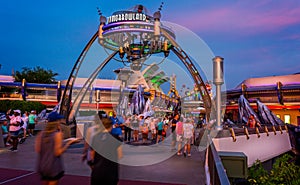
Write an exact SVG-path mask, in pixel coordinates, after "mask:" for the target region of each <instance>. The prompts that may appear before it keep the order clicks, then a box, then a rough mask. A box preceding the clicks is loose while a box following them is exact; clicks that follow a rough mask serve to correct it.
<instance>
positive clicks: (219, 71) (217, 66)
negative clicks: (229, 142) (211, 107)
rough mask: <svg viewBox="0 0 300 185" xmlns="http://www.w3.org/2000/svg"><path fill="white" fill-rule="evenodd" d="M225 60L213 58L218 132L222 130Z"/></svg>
mask: <svg viewBox="0 0 300 185" xmlns="http://www.w3.org/2000/svg"><path fill="white" fill-rule="evenodd" d="M223 60H224V58H222V57H220V56H216V57H215V58H213V75H214V79H213V83H214V84H215V86H216V111H217V114H216V115H217V125H216V130H222V129H223V127H222V125H221V86H222V84H223V83H224V79H223Z"/></svg>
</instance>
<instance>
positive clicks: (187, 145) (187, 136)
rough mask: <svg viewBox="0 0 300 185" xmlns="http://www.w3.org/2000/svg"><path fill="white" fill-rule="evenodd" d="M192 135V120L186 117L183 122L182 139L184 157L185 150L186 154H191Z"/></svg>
mask: <svg viewBox="0 0 300 185" xmlns="http://www.w3.org/2000/svg"><path fill="white" fill-rule="evenodd" d="M193 137H194V125H193V121H192V120H190V119H187V121H186V122H185V123H184V124H183V141H184V152H183V155H184V157H185V156H186V152H188V154H187V155H188V156H189V157H190V156H191V144H192V141H193Z"/></svg>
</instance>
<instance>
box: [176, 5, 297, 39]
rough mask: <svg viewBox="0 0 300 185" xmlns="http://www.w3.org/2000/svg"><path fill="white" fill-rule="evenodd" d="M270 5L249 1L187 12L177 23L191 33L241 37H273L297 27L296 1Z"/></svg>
mask: <svg viewBox="0 0 300 185" xmlns="http://www.w3.org/2000/svg"><path fill="white" fill-rule="evenodd" d="M292 2H293V3H292ZM270 3H271V1H262V2H261V3H260V4H255V3H252V1H251V2H250V1H249V2H248V3H238V4H234V5H230V6H226V7H224V6H223V7H216V8H213V9H208V10H199V9H198V10H196V11H189V12H186V15H185V16H184V17H181V18H178V19H177V21H178V22H179V24H180V23H182V25H183V26H187V27H188V28H190V29H192V30H199V31H200V30H201V31H207V32H234V33H236V32H240V33H241V34H242V35H249V34H251V35H252V34H259V33H269V32H272V33H273V32H278V31H280V30H282V29H284V28H286V27H289V26H293V25H297V24H300V4H299V3H298V2H297V1H282V2H276V4H270ZM214 30H216V31H214Z"/></svg>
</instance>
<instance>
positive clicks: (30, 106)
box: [0, 100, 46, 113]
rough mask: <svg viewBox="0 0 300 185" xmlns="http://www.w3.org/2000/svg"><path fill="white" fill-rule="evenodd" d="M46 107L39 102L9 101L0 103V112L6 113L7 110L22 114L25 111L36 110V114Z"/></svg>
mask: <svg viewBox="0 0 300 185" xmlns="http://www.w3.org/2000/svg"><path fill="white" fill-rule="evenodd" d="M45 108H46V106H45V105H44V104H42V103H40V102H29V101H21V100H20V101H10V100H2V101H0V112H4V113H6V112H7V110H9V109H12V110H15V109H19V110H21V111H22V113H24V112H25V111H28V112H29V111H31V110H36V111H37V113H39V112H41V111H42V110H44V109H45Z"/></svg>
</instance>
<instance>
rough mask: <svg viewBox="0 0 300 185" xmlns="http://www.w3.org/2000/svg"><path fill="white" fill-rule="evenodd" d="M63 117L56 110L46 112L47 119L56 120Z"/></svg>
mask: <svg viewBox="0 0 300 185" xmlns="http://www.w3.org/2000/svg"><path fill="white" fill-rule="evenodd" d="M63 118H65V117H64V116H63V115H61V114H58V113H57V112H50V113H49V114H48V117H47V120H48V121H57V120H59V119H63Z"/></svg>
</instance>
